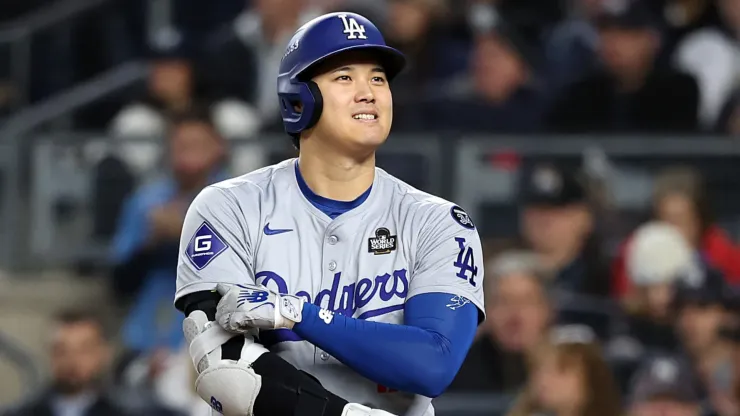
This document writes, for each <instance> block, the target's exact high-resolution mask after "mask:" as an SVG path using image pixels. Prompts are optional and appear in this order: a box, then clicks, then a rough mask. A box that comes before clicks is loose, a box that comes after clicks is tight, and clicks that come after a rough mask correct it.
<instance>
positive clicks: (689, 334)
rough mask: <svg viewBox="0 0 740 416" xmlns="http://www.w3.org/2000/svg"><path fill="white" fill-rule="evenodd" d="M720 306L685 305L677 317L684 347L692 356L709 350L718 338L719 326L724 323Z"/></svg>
mask: <svg viewBox="0 0 740 416" xmlns="http://www.w3.org/2000/svg"><path fill="white" fill-rule="evenodd" d="M725 315H726V313H725V310H724V308H722V307H721V306H720V305H700V304H690V303H689V304H686V305H684V306H683V307H681V310H680V312H679V316H678V318H679V319H678V330H679V333H680V334H681V340H682V341H683V343H684V346H685V347H686V348H688V350H689V351H690V352H691V353H693V354H701V353H703V352H705V351H707V350H709V349H710V348H711V347H712V346H714V344H715V343H716V342H718V338H719V334H718V331H719V328H720V325H721V324H722V323H723V322H724V321H725Z"/></svg>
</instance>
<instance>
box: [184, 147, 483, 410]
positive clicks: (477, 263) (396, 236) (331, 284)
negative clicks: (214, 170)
mask: <svg viewBox="0 0 740 416" xmlns="http://www.w3.org/2000/svg"><path fill="white" fill-rule="evenodd" d="M295 163H296V160H295V159H291V160H286V161H284V162H281V163H279V164H277V165H273V166H268V167H266V168H263V169H260V170H257V171H254V172H252V173H249V174H246V175H243V176H240V177H237V178H234V179H230V180H227V181H224V182H221V183H218V184H215V185H211V186H209V187H208V188H206V189H204V190H203V191H202V192H201V193H200V194H199V195H198V197H197V198H196V199H195V200H194V202H193V203H192V205H191V206H190V208H189V210H188V213H187V216H186V218H185V224H184V227H183V234H182V239H181V242H180V258H179V261H178V267H177V294H176V298H180V297H182V296H184V295H186V294H188V293H193V292H198V291H206V290H212V289H214V288H215V286H216V284H217V283H228V284H237V283H254V282H256V283H259V284H262V285H265V286H267V287H268V288H271V289H273V290H276V291H278V292H280V293H288V294H294V295H297V296H302V297H304V298H305V299H306V300H307V301H308V302H312V303H314V304H316V305H318V306H320V307H322V308H326V309H329V310H331V311H334V312H336V313H341V314H343V315H345V316H351V317H354V318H358V319H368V320H374V321H380V322H389V323H394V324H402V323H403V307H404V302H405V301H406V300H407V299H410V298H411V297H413V296H416V295H419V294H423V293H431V292H437V293H450V294H453V295H456V296H462V297H465V298H467V299H469V300H470V301H471V302H472V303H473V304H475V305H476V306H477V307H478V309H479V310H480V311H483V310H484V309H483V289H482V288H483V260H482V253H481V243H480V238H479V236H478V233H477V231H476V229H475V226H474V225H473V223H472V221H471V220H470V218H469V217H468V215H467V214H466V213H465V211H463V210H462V209H461V208H460V207H457V206H455V205H454V204H452V203H450V202H448V201H446V200H444V199H441V198H438V197H435V196H433V195H430V194H427V193H425V192H421V191H419V190H417V189H414V188H413V187H411V186H409V185H407V184H405V183H404V182H402V181H400V180H398V179H396V178H394V177H393V176H391V175H389V174H388V173H386V172H385V171H384V170H382V169H380V168H376V170H375V179H374V183H373V186H372V189H371V190H370V194H369V195H368V197H367V199H366V200H365V201H364V202H363V203H362V204H361V205H359V206H358V207H356V208H354V209H352V210H350V211H348V212H346V213H344V214H342V215H340V216H339V217H337V218H336V219H334V220H332V219H331V218H330V217H329V216H327V215H326V214H324V213H323V212H321V211H320V210H319V209H318V208H316V207H315V206H314V205H312V204H311V202H310V201H309V200H308V199H307V198H306V196H305V195H304V194H303V193H302V192H301V190H300V188H299V185H298V181H297V178H296V172H295ZM271 332H272V333H271V334H270V335H271V337H269V338H271V340H270V341H269V342H267V341H266V340H265V338H268V337H267V336H265V337H264V338H263V337H262V336H261V337H260V340H261V341H262V342H263V343H265V344H266V345H268V346H269V347H270V349H271V350H272V351H274V352H276V353H278V354H279V355H281V356H282V357H283V358H284V359H286V360H287V361H289V362H290V363H292V364H293V365H295V366H296V367H298V368H299V369H302V370H305V371H306V372H308V373H310V374H312V375H314V376H315V377H316V378H318V379H319V381H321V383H322V384H323V385H324V387H326V388H327V389H328V390H330V391H332V392H334V393H336V394H338V395H340V396H341V397H344V398H345V399H347V400H350V401H352V402H357V403H362V404H366V405H369V406H372V407H377V408H382V409H384V410H387V411H390V412H394V413H396V414H399V415H403V414H406V415H410V416H421V415H433V414H434V409H433V407H432V406H431V399H429V398H426V397H421V396H415V395H413V394H407V393H404V392H394V391H391V392H388V389H384V388H382V386H378V385H377V384H376V383H373V382H372V381H370V380H368V379H366V378H364V377H362V376H361V375H359V374H358V373H356V372H355V371H354V370H352V369H351V368H349V367H346V366H344V365H343V364H342V363H340V362H339V361H337V360H336V359H334V358H333V357H331V356H329V354H327V353H326V352H324V351H321V350H320V349H319V348H317V347H316V346H314V345H313V344H311V343H309V342H307V341H302V340H300V339H299V338H298V337H297V336H296V335H295V334H294V333H293V332H292V331H288V330H278V331H271ZM337 342H339V341H337Z"/></svg>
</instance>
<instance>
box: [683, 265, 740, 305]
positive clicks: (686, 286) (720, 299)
mask: <svg viewBox="0 0 740 416" xmlns="http://www.w3.org/2000/svg"><path fill="white" fill-rule="evenodd" d="M730 298H731V297H730V293H729V288H728V287H727V284H726V283H725V279H724V276H723V275H722V273H720V272H719V271H717V270H715V269H703V270H701V271H700V272H698V273H696V275H694V276H684V277H683V278H682V279H679V281H678V282H677V284H676V294H675V298H674V302H675V304H676V306H677V307H681V306H683V305H686V304H693V305H721V306H724V307H729V306H731V305H730V301H731V299H730Z"/></svg>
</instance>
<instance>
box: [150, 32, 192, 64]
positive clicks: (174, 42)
mask: <svg viewBox="0 0 740 416" xmlns="http://www.w3.org/2000/svg"><path fill="white" fill-rule="evenodd" d="M191 54H192V51H191V50H190V44H189V42H187V41H186V39H185V36H184V35H183V33H182V32H181V31H179V30H176V29H173V28H165V29H162V30H159V31H158V32H157V33H156V34H155V35H154V36H153V37H152V39H150V41H149V45H148V50H147V57H148V58H149V59H153V60H189V58H191Z"/></svg>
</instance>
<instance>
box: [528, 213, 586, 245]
mask: <svg viewBox="0 0 740 416" xmlns="http://www.w3.org/2000/svg"><path fill="white" fill-rule="evenodd" d="M591 221H592V219H591V213H590V211H589V209H588V207H586V206H585V205H584V204H571V205H568V206H564V207H558V206H528V207H526V208H525V209H524V212H523V217H522V225H523V230H522V232H523V234H524V238H525V239H526V240H527V242H528V243H529V244H530V245H531V246H532V248H533V249H534V250H535V251H536V252H538V253H540V254H552V253H559V252H561V251H568V252H570V251H574V250H577V249H580V246H581V245H583V243H584V242H585V240H586V238H587V237H588V235H589V234H590V233H591V226H592V225H591Z"/></svg>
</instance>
